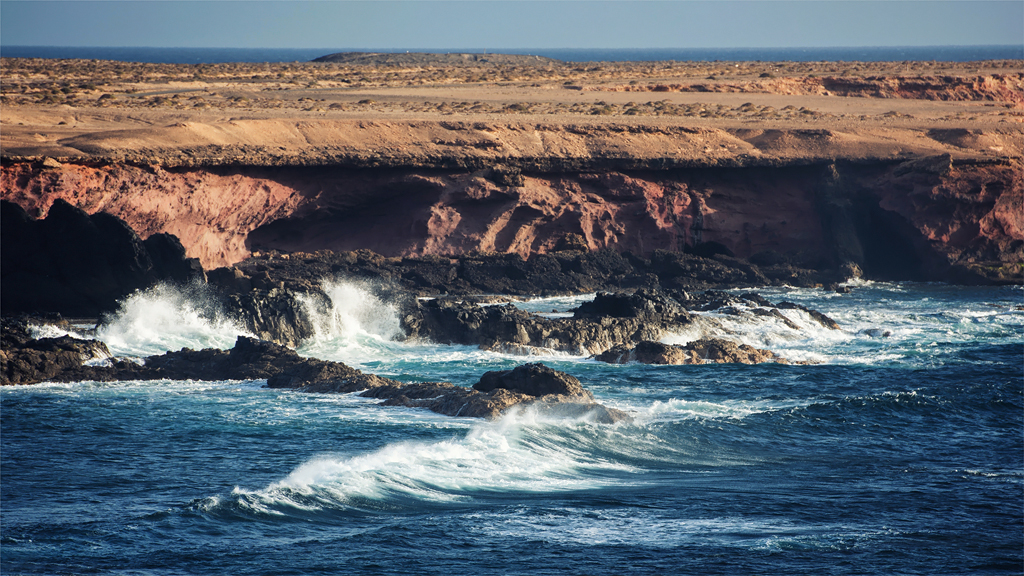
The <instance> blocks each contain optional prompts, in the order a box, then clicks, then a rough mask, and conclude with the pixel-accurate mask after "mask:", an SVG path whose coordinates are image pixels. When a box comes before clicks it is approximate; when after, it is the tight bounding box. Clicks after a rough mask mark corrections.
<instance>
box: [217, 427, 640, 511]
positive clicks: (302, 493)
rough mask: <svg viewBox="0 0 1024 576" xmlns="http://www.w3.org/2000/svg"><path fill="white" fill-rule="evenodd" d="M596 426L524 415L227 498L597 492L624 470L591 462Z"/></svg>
mask: <svg viewBox="0 0 1024 576" xmlns="http://www.w3.org/2000/svg"><path fill="white" fill-rule="evenodd" d="M597 427H598V425H594V424H590V423H588V422H587V421H586V419H585V418H579V419H564V418H562V419H558V418H548V417H545V416H544V415H543V414H538V413H534V412H531V411H528V410H524V411H521V412H518V413H516V414H511V415H509V416H507V417H505V418H502V419H500V420H497V421H494V422H484V423H480V424H476V425H474V426H473V427H472V428H471V429H470V430H469V432H468V433H467V434H466V436H465V437H464V438H453V439H449V440H443V441H432V442H416V441H413V442H399V443H395V444H390V445H388V446H385V447H384V448H381V449H380V450H377V451H375V452H371V453H368V454H362V455H357V456H322V457H318V458H315V459H313V460H310V461H308V462H306V463H304V464H302V465H300V466H299V467H298V468H296V469H295V470H293V471H292V472H291V473H290V474H288V476H286V477H285V478H283V479H282V480H280V481H278V482H275V483H273V484H271V485H270V486H268V487H267V488H265V489H263V490H258V491H248V490H245V489H242V488H235V490H234V493H233V494H234V495H235V496H236V497H237V498H240V499H241V500H242V501H245V502H249V503H250V504H249V505H250V507H253V508H254V509H256V508H258V509H260V511H261V512H266V511H269V510H279V509H281V508H297V509H302V510H309V509H317V508H338V507H350V506H353V507H360V506H373V505H387V506H391V505H396V504H397V503H398V502H400V501H402V500H406V499H408V500H414V501H417V502H435V503H444V502H459V501H467V500H470V499H472V498H473V497H474V496H477V495H481V494H487V493H501V494H505V493H507V492H510V491H511V492H525V493H530V492H532V493H551V492H561V491H576V490H581V489H583V490H585V489H588V488H597V487H599V486H603V485H607V484H609V483H613V482H616V481H615V480H613V479H612V478H611V477H609V475H608V474H607V473H608V472H609V471H629V470H631V468H630V467H628V466H626V465H624V464H622V463H616V462H611V461H608V460H605V459H603V458H596V457H594V456H593V455H592V453H591V450H590V449H589V448H592V447H593V446H596V444H597V443H598V441H597V439H596V438H594V429H595V428H597ZM585 438H589V440H584V439H585ZM581 442H582V443H583V444H586V446H580V445H579V444H580V443H581ZM616 483H621V480H620V481H618V482H616Z"/></svg>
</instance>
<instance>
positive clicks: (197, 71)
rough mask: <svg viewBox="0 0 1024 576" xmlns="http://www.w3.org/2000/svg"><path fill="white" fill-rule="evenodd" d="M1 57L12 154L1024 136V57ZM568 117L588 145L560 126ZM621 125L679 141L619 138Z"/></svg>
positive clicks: (804, 152)
mask: <svg viewBox="0 0 1024 576" xmlns="http://www.w3.org/2000/svg"><path fill="white" fill-rule="evenodd" d="M364 62H365V60H364ZM0 65H2V75H0V92H2V94H0V111H2V114H0V148H2V154H3V155H4V156H5V157H7V158H15V159H16V158H24V157H41V156H49V157H54V158H57V159H59V160H65V161H67V160H73V159H96V160H111V161H122V160H128V161H137V162H152V163H158V164H163V165H216V164H221V163H235V164H238V163H249V164H275V165H281V164H298V165H303V164H317V163H320V164H323V163H331V162H336V161H340V159H343V158H351V157H364V156H366V155H370V156H376V157H387V158H398V159H401V158H403V157H409V158H412V159H413V160H415V162H413V163H416V162H419V163H422V162H423V161H424V159H429V158H432V157H437V156H445V155H449V156H459V155H468V156H475V157H480V158H492V157H493V158H503V157H516V156H533V157H536V156H538V155H539V156H554V157H559V156H565V155H568V156H576V155H594V154H597V155H601V154H610V155H635V156H638V157H668V158H677V159H694V160H698V161H703V160H704V159H706V158H711V159H712V160H714V161H719V162H720V161H721V160H722V159H729V158H740V157H742V158H747V157H750V156H752V155H753V156H755V157H757V156H759V157H761V158H764V157H765V156H770V157H772V158H775V157H777V158H781V159H787V158H789V159H791V158H799V157H803V156H808V155H809V156H812V157H819V156H832V157H837V158H851V159H857V158H863V157H872V158H875V157H885V156H900V155H930V154H934V153H950V154H951V155H954V156H963V157H986V158H992V157H1004V158H1005V157H1019V156H1020V155H1021V153H1022V148H1024V145H1022V143H1021V141H1022V137H1021V136H1022V132H1024V124H1022V122H1024V74H1022V73H1021V70H1022V69H1024V63H1022V62H1020V61H988V62H978V63H943V62H918V63H903V62H899V63H857V62H840V63H788V62H753V63H751V62H736V63H726V62H715V63H672V62H658V63H586V64H573V63H565V64H560V63H555V64H552V63H540V64H536V65H530V64H516V63H504V64H501V65H494V64H476V65H466V66H452V65H432V64H430V63H429V62H415V63H399V64H381V65H375V64H373V63H372V61H370V63H361V64H349V63H283V64H210V65H162V64H131V63H118V62H102V61H85V60H41V59H7V58H5V59H3V60H2V63H0ZM836 86H840V87H841V88H840V89H838V90H837V89H836V88H835V87H836ZM829 87H831V89H830V88H829ZM566 126H572V127H575V130H576V132H577V135H578V136H580V138H579V139H582V140H585V141H586V142H587V143H586V145H581V146H576V149H574V148H573V146H571V145H569V144H570V143H571V141H573V140H574V139H573V138H571V137H562V138H550V134H551V133H552V132H553V131H559V130H563V129H564V128H565V127H566ZM679 129H683V131H680V130H679ZM623 130H625V131H627V132H632V133H634V134H636V133H640V132H652V131H653V132H654V133H658V134H662V135H663V136H662V137H656V138H654V137H652V138H645V137H640V136H637V137H634V138H633V139H632V141H630V142H626V143H624V144H622V145H617V144H616V141H617V140H616V138H615V135H614V134H615V133H616V132H618V133H622V131H623ZM774 131H781V132H783V133H786V134H788V137H786V138H782V137H778V136H777V133H776V132H774ZM820 131H825V133H824V134H825V136H824V140H823V136H822V133H821V132H820ZM766 133H767V136H766V135H765V134H766ZM545 134H547V135H548V137H545ZM694 134H697V136H694ZM773 134H775V135H774V136H773ZM579 139H577V140H579ZM757 139H760V143H759V142H758V141H757ZM769 140H770V142H768V141H769Z"/></svg>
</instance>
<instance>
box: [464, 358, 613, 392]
mask: <svg viewBox="0 0 1024 576" xmlns="http://www.w3.org/2000/svg"><path fill="white" fill-rule="evenodd" d="M473 388H474V389H476V390H479V391H481V392H493V391H494V390H497V389H499V388H501V389H505V390H509V391H511V392H520V393H522V394H528V395H530V396H547V395H549V394H556V395H564V396H580V397H585V398H587V399H588V400H589V399H593V395H592V394H590V392H588V391H586V390H585V389H584V388H583V385H582V384H580V381H579V380H577V379H576V378H575V377H573V376H570V375H569V374H566V373H565V372H559V371H557V370H553V369H551V368H548V367H547V366H545V365H543V364H540V363H533V364H523V365H522V366H519V367H517V368H515V369H513V370H497V371H492V372H485V373H484V375H483V376H481V377H480V381H479V382H477V383H476V384H474V385H473Z"/></svg>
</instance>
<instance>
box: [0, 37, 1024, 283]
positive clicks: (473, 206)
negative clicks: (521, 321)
mask: <svg viewBox="0 0 1024 576" xmlns="http://www.w3.org/2000/svg"><path fill="white" fill-rule="evenodd" d="M339 60H340V61H335V62H323V63H282V64H201V65H163V64H132V63H119V62H102V61H85V60H37V59H3V61H2V68H3V70H2V83H0V84H2V85H0V88H2V97H0V103H2V114H0V147H2V156H3V180H2V184H3V198H4V199H7V200H12V201H14V202H17V203H18V204H20V205H21V206H22V207H23V208H25V209H26V210H28V211H29V213H30V214H32V215H34V216H36V215H38V216H41V215H44V214H45V213H46V211H47V210H48V208H49V206H50V205H51V204H52V202H53V201H54V200H55V199H56V198H63V199H65V200H67V201H69V202H71V203H72V204H74V205H76V206H79V207H81V208H83V209H85V210H86V211H87V212H90V213H92V212H95V211H100V210H102V211H108V212H110V213H112V214H115V215H117V216H119V217H121V218H123V219H125V220H126V221H127V222H128V223H129V224H130V225H131V226H132V227H133V228H135V230H136V231H138V232H139V234H140V235H142V236H143V237H147V236H149V235H151V234H153V233H157V232H171V233H173V234H175V235H177V236H178V237H179V238H180V239H181V240H182V242H183V244H184V245H185V248H186V249H187V251H188V253H189V255H190V256H193V257H198V258H200V259H201V260H202V262H203V265H204V266H205V267H208V268H209V267H215V266H221V265H225V264H232V263H235V262H238V261H240V260H242V259H244V258H245V257H247V256H248V255H250V254H251V253H252V252H253V251H255V250H264V251H265V250H281V251H301V250H306V251H309V250H316V249H320V248H331V249H336V250H342V249H344V250H349V249H357V248H370V249H373V250H376V251H378V252H379V253H381V254H384V255H385V256H417V255H427V254H440V255H457V254H462V253H466V252H470V251H474V250H476V251H490V252H515V253H519V254H521V255H522V256H524V257H528V256H530V255H531V254H535V253H543V252H546V251H550V250H553V249H554V248H555V247H556V245H558V243H559V242H561V241H562V239H563V238H564V237H565V236H566V235H567V234H574V235H579V236H582V237H583V239H584V241H585V242H586V245H587V247H589V248H590V249H600V248H612V249H615V250H619V251H630V252H634V253H639V254H644V253H649V252H650V251H651V250H654V249H660V248H665V249H674V250H682V249H686V248H687V247H692V246H694V245H696V244H700V243H706V242H711V241H713V242H716V243H718V244H721V245H723V246H725V247H726V248H727V249H728V250H729V251H730V252H732V253H733V254H735V255H736V256H741V257H749V256H752V255H754V254H757V253H761V252H766V251H770V252H777V253H781V254H797V253H801V254H802V256H801V257H802V258H804V260H806V261H805V262H803V263H805V264H815V265H819V264H825V265H838V264H840V263H841V261H843V260H851V259H852V260H853V261H854V262H855V263H857V264H858V265H860V266H861V267H862V268H865V269H871V268H872V266H874V267H875V269H876V270H886V271H887V272H886V274H889V272H891V269H892V268H893V266H898V265H897V264H893V263H888V264H883V263H881V262H878V261H875V262H872V259H876V260H877V258H876V256H873V255H872V254H874V253H875V252H877V251H878V250H882V251H884V248H880V247H878V246H874V244H877V243H879V242H882V243H884V242H888V241H893V242H897V241H898V242H900V243H902V244H906V245H907V246H911V245H913V250H921V249H922V248H921V247H920V246H919V245H921V244H922V243H923V244H928V245H929V246H930V248H928V250H930V251H931V253H934V254H938V256H939V257H940V258H941V259H945V260H947V261H948V262H949V263H961V264H978V263H982V262H996V263H997V266H1004V265H1007V264H1010V265H1016V263H1018V262H1019V261H1020V258H1019V255H1020V252H1021V243H1022V241H1024V237H1022V230H1024V223H1022V219H1024V216H1021V208H1022V206H1024V200H1022V199H1021V196H1022V191H1021V176H1020V167H1021V157H1022V154H1024V138H1022V133H1024V124H1022V122H1024V73H1022V69H1024V63H1022V62H1021V61H986V62H970V63H948V62H893V63H871V62H812V63H798V62H653V63H561V62H554V61H544V60H536V59H535V60H529V59H518V60H517V59H515V58H512V59H507V60H505V61H503V62H485V61H482V60H481V59H479V58H475V59H471V60H468V61H466V62H453V61H452V60H451V59H448V60H445V59H436V60H431V59H430V58H429V57H421V58H410V59H405V60H403V59H401V58H398V59H387V58H383V57H379V58H376V59H375V58H372V57H361V58H359V59H353V58H348V59H346V58H340V59H339ZM936 159H938V160H936ZM913 162H918V163H923V164H920V166H924V168H921V167H920V166H919V165H913V166H912V165H911V163H913ZM900 166H903V168H900ZM914 166H917V167H914ZM758 170H760V172H756V171H758ZM908 172H911V173H913V174H917V175H918V177H908V176H907V173H908ZM755 177H756V178H757V179H758V180H759V181H760V182H763V183H764V184H763V186H760V187H759V185H758V184H757V183H756V182H753V181H752V179H753V178H755ZM886 186H888V188H886ZM877 187H881V188H879V191H878V193H877V198H876V199H875V200H874V201H873V202H874V204H873V205H877V206H881V209H882V210H883V211H884V212H885V213H886V214H895V215H898V217H899V219H900V223H899V226H897V227H896V228H894V230H896V232H892V233H891V234H888V235H883V236H881V237H879V236H877V235H876V237H875V238H874V239H873V240H872V239H868V238H866V236H869V235H871V232H870V230H869V229H870V228H871V226H873V224H871V223H870V222H868V221H867V220H865V218H867V219H868V220H871V221H873V222H878V221H880V216H879V214H875V213H874V212H871V213H870V214H869V213H868V212H870V211H871V210H875V208H873V207H872V208H870V210H869V209H868V208H863V207H862V208H863V209H862V210H861V211H860V212H856V211H854V212H856V213H852V212H851V215H848V217H846V216H844V217H843V218H846V220H843V218H840V217H838V216H837V215H836V213H835V210H831V211H830V210H828V209H822V208H821V206H822V205H823V200H822V198H826V200H827V201H824V204H825V205H831V204H829V203H830V202H831V203H832V204H835V205H836V206H841V205H843V202H845V201H847V200H850V199H854V200H856V199H858V198H862V197H865V194H867V193H868V192H867V191H868V190H872V189H874V188H877ZM822 190H825V191H824V192H822ZM929 195H930V197H932V199H933V200H935V201H936V202H937V204H935V205H929V206H925V205H924V203H927V202H930V201H931V200H927V198H928V197H929ZM972 195H973V196H972ZM840 196H842V198H840ZM940 197H941V199H940ZM844 198H845V200H844ZM936 199H940V200H936ZM854 200H850V201H851V202H852V203H853V204H854V205H857V206H860V204H857V202H859V200H857V201H854ZM953 204H956V206H960V207H959V208H958V207H956V206H953ZM939 205H941V206H944V208H942V209H937V208H936V206H939ZM961 205H962V206H961ZM865 206H866V205H865ZM964 207H966V208H964ZM865 211H867V212H865ZM950 211H951V212H950ZM947 212H948V213H947ZM954 212H955V216H954V215H953V213H954ZM837 218H838V220H837ZM872 219H873V220H872ZM840 220H842V221H843V222H846V224H842V225H840V224H837V222H839V221H840ZM830 226H832V227H834V228H836V227H838V228H836V229H837V230H839V229H840V228H842V226H846V227H847V228H851V227H852V228H851V230H853V231H849V230H847V231H846V232H841V231H840V232H834V233H831V235H830V233H829V232H828V230H827V229H828V228H829V227H830ZM887 226H888V224H887ZM906 226H910V227H911V228H912V229H916V230H917V232H916V233H915V234H916V236H915V234H909V233H908V232H907V230H904V228H906ZM909 229H910V228H908V230H909ZM911 236H914V237H911ZM853 237H856V238H855V239H858V240H857V242H855V243H854V244H856V245H853V246H851V245H850V244H849V243H850V241H851V238H853ZM869 245H870V246H869ZM823 246H824V247H823ZM837 246H838V247H837ZM872 246H874V247H872ZM908 249H910V248H908ZM934 254H933V255H934ZM808 259H810V260H808ZM858 259H859V261H858ZM812 260H813V262H812ZM1013 274H1015V272H1013V271H1012V270H1011V272H1010V276H1011V277H1012V276H1013ZM996 275H997V276H1000V277H1006V271H1005V270H1003V271H1001V272H999V273H998V274H996Z"/></svg>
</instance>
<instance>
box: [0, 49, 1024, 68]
mask: <svg viewBox="0 0 1024 576" xmlns="http://www.w3.org/2000/svg"><path fill="white" fill-rule="evenodd" d="M337 52H384V53H400V52H432V53H446V52H456V53H492V54H529V55H535V56H544V57H548V58H554V59H556V60H563V61H567V62H598V61H605V62H638V61H672V60H675V61H697V62H702V61H707V62H710V61H715V60H719V61H768V62H775V61H797V62H808V61H832V62H842V61H862V62H866V61H876V62H902V61H932V60H935V61H950V62H970V61H975V60H1017V59H1024V46H1014V45H998V46H887V47H881V46H870V47H837V48H652V49H640V48H628V49H627V48H614V49H613V48H601V49H587V48H545V49H539V48H538V49H528V48H523V49H502V50H489V49H482V48H481V49H465V48H464V49H451V50H438V49H412V48H410V49H408V50H406V49H391V50H369V49H362V48H151V47H93V46H0V56H2V57H8V58H52V59H86V60H115V61H121V62H148V63H156V64H215V63H223V62H308V61H310V60H313V59H314V58H318V57H320V56H325V55H327V54H334V53H337Z"/></svg>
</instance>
